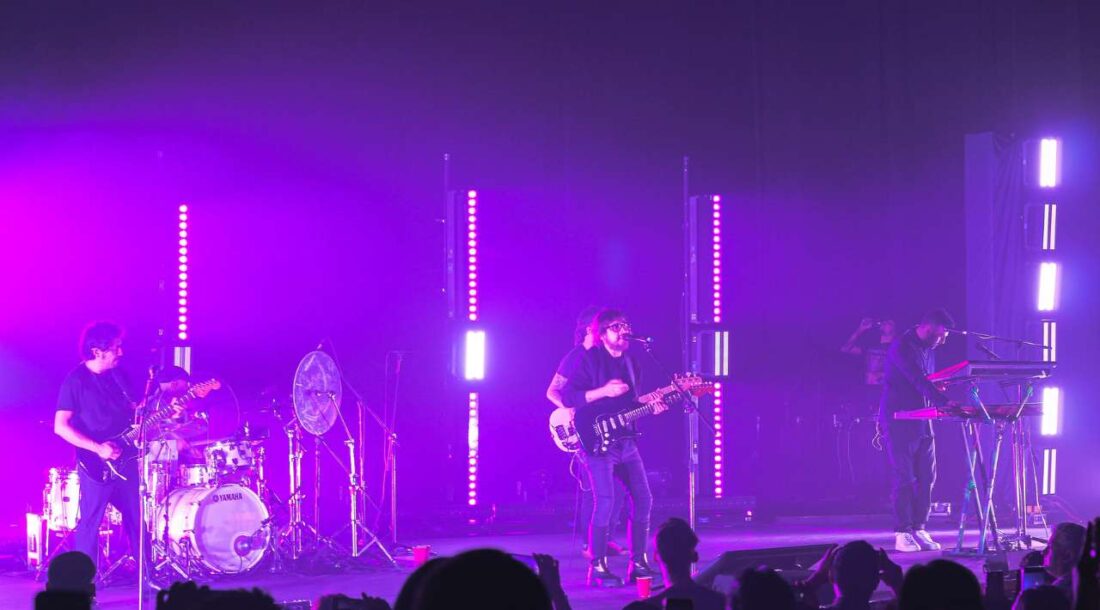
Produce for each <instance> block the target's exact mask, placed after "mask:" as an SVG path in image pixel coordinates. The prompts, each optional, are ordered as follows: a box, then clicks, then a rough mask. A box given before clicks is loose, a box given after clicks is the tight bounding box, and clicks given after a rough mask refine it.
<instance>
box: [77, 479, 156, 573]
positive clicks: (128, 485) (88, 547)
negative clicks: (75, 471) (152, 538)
mask: <svg viewBox="0 0 1100 610" xmlns="http://www.w3.org/2000/svg"><path fill="white" fill-rule="evenodd" d="M79 473H80V474H79V476H80V520H79V521H78V522H77V524H76V529H75V530H73V550H75V551H80V552H81V553H84V554H85V555H87V556H88V557H91V558H92V561H96V562H97V563H98V558H99V526H100V524H101V523H102V522H103V513H104V512H105V511H106V510H107V504H108V503H110V504H113V505H114V507H115V508H117V509H118V512H120V513H122V527H123V528H124V529H125V530H126V538H127V539H128V541H129V542H130V554H131V555H132V556H133V557H134V559H137V546H136V544H135V542H136V541H137V540H139V539H140V536H141V520H140V517H141V508H140V502H141V499H140V497H139V496H138V472H137V468H136V467H131V468H125V469H123V471H122V474H123V475H124V476H125V477H126V478H127V480H126V481H123V480H121V479H117V478H116V479H112V480H109V481H107V482H106V483H102V482H100V481H98V480H96V479H93V478H92V477H90V476H88V474H87V473H85V472H84V469H83V468H80V469H79ZM146 549H147V550H148V546H146ZM146 559H147V560H148V555H146Z"/></svg>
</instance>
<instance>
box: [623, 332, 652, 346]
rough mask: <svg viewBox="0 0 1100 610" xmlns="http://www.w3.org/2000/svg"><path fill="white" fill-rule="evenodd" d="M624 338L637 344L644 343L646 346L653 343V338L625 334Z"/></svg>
mask: <svg viewBox="0 0 1100 610" xmlns="http://www.w3.org/2000/svg"><path fill="white" fill-rule="evenodd" d="M626 338H627V339H628V340H630V341H637V342H638V343H645V344H646V345H649V344H650V343H653V337H640V336H638V335H635V334H633V333H630V334H627V335H626Z"/></svg>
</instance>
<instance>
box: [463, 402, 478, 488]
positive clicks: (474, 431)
mask: <svg viewBox="0 0 1100 610" xmlns="http://www.w3.org/2000/svg"><path fill="white" fill-rule="evenodd" d="M478 402H479V398H478V393H477V392H470V393H469V397H468V403H467V404H468V406H469V415H468V417H467V421H468V424H467V428H466V442H467V445H468V446H469V453H468V454H467V459H468V467H467V486H466V489H467V491H466V503H467V504H468V505H470V506H477V459H478V440H479V439H478V435H479V433H478V409H479V407H480V405H479V404H478Z"/></svg>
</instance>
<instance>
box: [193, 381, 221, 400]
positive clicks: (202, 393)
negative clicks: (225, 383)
mask: <svg viewBox="0 0 1100 610" xmlns="http://www.w3.org/2000/svg"><path fill="white" fill-rule="evenodd" d="M220 389H222V382H220V381H218V380H217V379H211V380H209V381H204V382H202V383H196V384H194V385H192V386H191V390H190V392H191V395H193V396H194V397H196V398H206V395H207V394H209V393H211V392H213V391H214V390H220Z"/></svg>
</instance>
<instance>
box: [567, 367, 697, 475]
mask: <svg viewBox="0 0 1100 610" xmlns="http://www.w3.org/2000/svg"><path fill="white" fill-rule="evenodd" d="M713 391H714V384H713V383H710V382H705V381H703V379H702V377H700V376H699V375H695V374H688V375H683V376H677V377H676V378H675V379H673V381H672V383H670V384H669V385H667V386H665V387H663V388H658V389H656V390H654V391H652V392H650V393H648V394H645V395H643V396H639V397H638V398H637V402H638V403H639V404H638V406H637V407H634V408H631V409H626V410H623V411H617V412H612V411H606V410H603V409H601V408H600V403H601V402H603V401H596V402H594V403H592V404H590V405H587V406H585V407H582V408H580V409H577V410H576V414H575V415H574V413H573V412H572V411H570V410H569V409H564V408H560V407H559V408H557V409H554V412H553V413H551V414H550V437H551V438H552V439H553V440H554V444H555V445H557V446H558V449H561V450H562V451H564V452H566V453H575V452H577V451H579V450H581V449H584V450H585V451H586V452H588V453H589V454H590V455H603V454H605V453H607V450H608V449H609V448H610V447H611V442H612V441H614V440H615V439H617V438H622V437H624V436H629V435H630V434H631V432H630V424H632V423H634V422H636V421H638V420H639V419H641V418H643V417H646V416H647V415H652V414H653V412H654V408H655V407H656V404H657V403H658V402H660V401H662V400H663V399H665V398H666V397H668V396H671V395H676V394H679V393H681V392H686V393H688V394H690V395H691V396H693V397H696V398H698V397H699V396H702V395H704V394H709V393H711V392H713Z"/></svg>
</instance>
